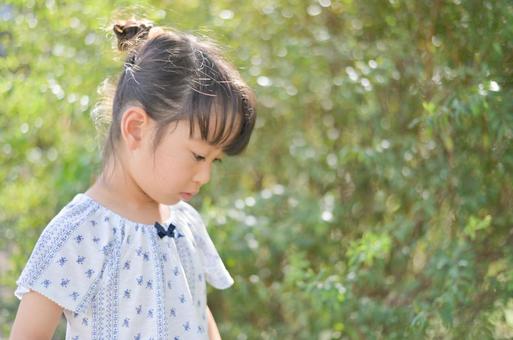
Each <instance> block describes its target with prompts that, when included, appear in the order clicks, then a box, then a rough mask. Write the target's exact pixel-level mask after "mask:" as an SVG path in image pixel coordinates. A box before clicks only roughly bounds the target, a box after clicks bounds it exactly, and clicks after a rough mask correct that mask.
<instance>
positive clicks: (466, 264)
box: [0, 0, 513, 339]
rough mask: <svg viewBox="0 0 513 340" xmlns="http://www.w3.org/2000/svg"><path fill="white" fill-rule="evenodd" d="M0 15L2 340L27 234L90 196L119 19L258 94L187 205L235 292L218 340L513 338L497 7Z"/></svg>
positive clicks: (240, 6)
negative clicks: (152, 25)
mask: <svg viewBox="0 0 513 340" xmlns="http://www.w3.org/2000/svg"><path fill="white" fill-rule="evenodd" d="M132 3H135V2H131V1H125V2H123V3H114V4H112V3H110V2H105V1H87V2H82V3H79V2H76V3H70V2H67V1H46V2H37V1H28V2H26V1H23V2H17V1H10V2H9V4H0V32H1V33H0V55H1V57H0V77H1V81H0V97H1V98H2V103H3V105H2V106H1V107H0V154H1V155H2V156H1V157H0V162H1V163H0V180H1V182H2V184H3V185H2V187H1V188H0V207H1V208H0V234H1V235H0V236H1V237H0V246H1V249H2V250H3V252H4V253H5V254H7V255H8V257H9V263H10V265H11V266H10V269H9V271H7V272H5V273H2V276H1V279H0V280H1V284H2V285H3V286H4V288H3V289H2V292H3V293H4V294H2V295H1V296H2V298H1V299H2V301H1V303H0V305H1V306H2V314H1V315H2V316H1V318H2V330H3V332H4V333H5V332H7V331H8V329H9V325H10V323H11V322H12V319H13V318H14V313H15V309H16V304H17V302H16V301H15V300H14V299H13V297H12V291H13V289H14V280H15V279H16V277H17V275H19V272H20V270H21V268H22V267H23V265H24V263H25V261H26V259H27V258H28V256H29V254H30V251H31V250H32V247H33V245H34V242H35V240H36V239H37V237H38V235H39V232H40V231H41V229H42V228H43V227H44V226H45V224H46V223H47V222H48V220H49V219H50V218H51V217H52V215H53V214H55V212H56V211H58V210H59V208H60V207H61V206H62V205H63V204H64V203H65V202H67V201H68V200H69V199H70V197H72V195H74V194H75V193H76V192H78V191H83V190H85V188H87V186H88V185H89V184H90V183H91V181H92V180H93V178H94V174H95V172H96V170H97V168H98V165H99V162H100V157H99V152H98V151H99V148H98V145H100V144H101V141H100V140H99V139H98V138H96V137H95V131H94V124H93V123H92V121H91V118H90V113H91V112H92V110H93V108H94V105H95V103H96V102H97V101H98V100H99V98H98V95H97V94H96V88H97V87H98V86H99V85H100V83H101V82H102V80H103V79H104V78H105V77H116V76H117V74H118V73H119V71H120V67H121V63H122V61H121V60H120V58H119V57H116V56H115V54H114V53H113V52H112V49H111V44H112V43H111V40H110V38H111V35H110V34H106V33H105V31H104V30H103V28H105V27H108V26H109V23H110V19H111V18H112V16H113V13H114V11H115V10H117V9H119V8H125V6H128V7H130V8H131V9H132V11H135V12H137V13H142V14H143V15H145V16H146V17H147V18H149V19H151V20H154V21H155V22H156V23H157V24H163V25H171V26H175V27H177V28H179V29H182V30H188V31H192V32H193V33H197V34H205V35H208V36H211V37H213V38H214V39H216V40H218V41H219V42H220V44H221V46H224V47H225V51H226V53H227V54H228V56H229V57H230V59H231V60H233V62H234V63H235V64H236V65H238V67H239V68H240V70H241V73H242V75H243V77H244V78H245V79H247V80H248V82H249V83H250V84H251V85H252V86H253V87H254V88H255V91H256V93H257V97H258V102H259V118H258V123H257V127H256V130H255V134H254V138H253V140H252V142H251V144H250V147H249V149H248V150H247V152H246V153H245V154H244V155H243V156H241V157H240V158H234V159H230V160H226V161H224V162H223V164H222V165H221V166H220V168H219V169H217V170H216V171H215V174H214V176H213V179H212V181H211V183H210V184H209V186H208V187H207V188H206V190H205V191H204V192H203V193H202V195H201V197H198V199H197V201H196V202H195V205H196V206H198V207H200V208H201V210H202V212H203V215H204V217H205V220H206V221H207V222H208V224H209V226H210V233H211V235H212V237H213V238H214V240H215V243H216V245H217V247H218V249H219V250H220V252H221V254H222V257H223V259H224V260H225V262H226V264H227V266H228V267H229V270H230V272H231V273H232V274H233V275H234V277H235V281H236V284H235V286H234V287H233V288H231V289H229V290H227V291H222V292H221V291H213V290H212V291H210V294H209V305H210V306H211V308H212V310H213V312H214V314H215V316H216V319H217V321H218V322H219V326H220V329H221V332H222V333H223V334H224V336H225V338H227V339H276V338H285V339H312V338H319V339H342V338H344V339H405V338H407V339H424V338H428V339H435V338H436V339H439V338H452V339H461V338H470V339H489V338H497V339H506V338H512V337H513V317H512V315H513V302H512V300H511V296H512V293H513V270H512V269H511V268H513V251H512V249H513V248H511V247H509V244H511V242H512V241H513V233H511V221H512V220H513V209H512V208H513V175H512V174H513V171H511V170H512V169H513V146H512V139H513V115H512V112H513V102H512V101H511V98H512V95H513V93H512V92H513V91H512V90H513V87H512V83H511V79H513V68H512V65H513V59H512V55H513V54H512V53H511V51H512V50H513V4H512V3H511V2H509V1H485V0H483V1H479V0H475V1H456V0H454V1H428V0H415V1H403V0H389V1H382V0H379V1H378V0H372V1H350V0H331V1H330V0H319V1H317V2H315V1H294V2H289V1H282V0H276V1H253V2H240V1H239V2H235V1H225V0H222V1H215V2H211V1H173V2H171V1H166V0H161V1H152V2H148V1H147V2H144V1H143V2H140V1H139V2H137V3H138V4H139V5H137V6H135V5H132Z"/></svg>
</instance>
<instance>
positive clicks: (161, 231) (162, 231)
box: [155, 222, 182, 238]
mask: <svg viewBox="0 0 513 340" xmlns="http://www.w3.org/2000/svg"><path fill="white" fill-rule="evenodd" d="M155 228H157V234H158V235H159V236H160V238H163V237H164V236H166V235H167V236H169V237H171V238H178V237H180V236H182V235H181V234H180V233H179V232H178V230H176V227H175V225H174V224H173V223H169V227H168V228H167V230H166V229H164V227H163V226H162V225H161V224H160V223H159V222H155ZM175 230H176V233H175Z"/></svg>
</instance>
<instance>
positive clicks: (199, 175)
mask: <svg viewBox="0 0 513 340" xmlns="http://www.w3.org/2000/svg"><path fill="white" fill-rule="evenodd" d="M211 167H212V165H211V163H210V162H205V163H204V164H201V166H200V167H199V169H198V171H197V172H196V174H195V176H194V181H195V182H197V183H199V185H204V184H207V183H208V182H209V181H210V170H211Z"/></svg>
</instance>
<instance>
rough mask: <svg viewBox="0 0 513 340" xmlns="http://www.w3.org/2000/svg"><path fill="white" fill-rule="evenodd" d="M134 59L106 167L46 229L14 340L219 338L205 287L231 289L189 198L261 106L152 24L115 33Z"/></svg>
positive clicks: (236, 146) (206, 58) (22, 287)
mask: <svg viewBox="0 0 513 340" xmlns="http://www.w3.org/2000/svg"><path fill="white" fill-rule="evenodd" d="M114 32H115V34H116V36H117V38H118V47H119V49H121V50H124V51H127V52H128V56H127V58H126V61H125V65H124V68H123V71H122V73H121V76H120V78H119V81H118V83H117V87H116V89H115V94H114V98H113V101H112V122H111V125H110V128H109V131H108V136H107V139H106V144H105V147H104V155H103V156H104V158H103V168H102V171H101V174H100V176H98V179H97V181H96V182H95V183H94V184H93V185H92V187H90V188H89V189H88V190H87V191H86V192H84V193H79V194H77V195H76V196H75V197H74V198H73V199H72V201H71V202H69V203H68V204H67V205H66V206H65V207H64V208H63V209H62V210H61V211H60V212H59V213H58V214H57V216H55V217H54V218H53V219H52V221H50V223H49V224H48V225H47V226H46V228H45V229H44V231H43V233H42V234H41V236H40V238H39V240H38V242H37V244H36V245H35V248H34V250H33V252H32V255H31V256H30V258H29V260H28V262H27V264H26V266H25V268H24V270H23V272H22V273H21V275H20V277H19V279H18V280H17V282H16V283H17V285H18V287H17V289H16V291H15V295H16V296H17V297H18V298H19V299H21V302H20V305H19V308H18V312H17V315H16V319H15V321H14V325H13V328H12V331H11V337H10V338H11V339H13V340H14V339H50V338H51V337H52V334H53V333H54V331H55V328H56V326H57V324H58V321H59V319H60V316H61V314H62V313H64V315H65V317H66V320H67V329H66V339H102V340H103V339H145V340H146V339H208V338H210V339H220V336H219V333H218V330H217V327H216V324H215V321H214V319H213V317H212V314H211V313H210V311H209V309H208V306H207V304H206V284H205V282H208V283H210V284H211V285H212V286H214V287H215V288H218V289H224V288H228V287H229V286H231V285H232V284H233V280H232V278H231V276H230V274H229V273H228V271H227V270H226V268H225V266H224V265H223V262H222V260H221V259H220V257H219V255H218V253H217V251H216V248H215V247H214V245H213V243H212V241H211V239H210V237H209V235H208V233H207V230H206V228H205V225H204V224H203V222H202V220H201V218H200V216H199V214H198V212H197V211H196V210H195V209H194V208H193V207H191V206H190V205H189V204H187V203H185V202H184V201H188V200H190V199H191V198H192V197H193V196H194V195H195V194H197V193H198V192H199V190H200V188H201V186H202V185H204V184H205V183H207V182H208V181H209V177H210V171H211V167H212V166H213V163H214V162H216V161H220V160H221V158H222V157H223V155H224V154H226V155H236V154H239V153H240V152H241V151H242V150H243V149H244V148H245V147H246V145H247V144H248V142H249V139H250V135H251V132H252V130H253V126H254V124H255V118H256V115H255V109H254V97H253V95H252V92H251V90H250V89H249V88H248V87H247V85H246V84H245V83H244V82H243V81H242V80H241V78H240V76H239V74H238V73H237V71H236V70H235V69H234V67H233V66H232V65H230V64H229V63H227V62H226V61H225V60H224V59H223V58H222V57H221V56H220V54H219V51H218V50H217V49H216V48H215V47H214V46H213V45H212V44H210V43H207V42H205V41H200V40H199V39H197V38H196V37H194V36H192V35H189V34H185V33H179V32H173V31H169V30H164V29H160V28H156V27H152V25H151V24H148V23H138V22H135V21H128V22H126V23H124V24H121V25H115V26H114Z"/></svg>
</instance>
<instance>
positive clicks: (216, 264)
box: [180, 202, 234, 289]
mask: <svg viewBox="0 0 513 340" xmlns="http://www.w3.org/2000/svg"><path fill="white" fill-rule="evenodd" d="M180 205H181V209H182V211H185V213H186V215H187V219H188V220H189V221H190V223H188V226H189V228H190V229H191V231H192V234H193V237H194V241H195V242H196V246H197V247H198V249H199V254H200V257H201V260H202V262H203V265H204V268H205V279H206V281H207V282H208V283H209V284H210V285H212V286H213V287H214V288H217V289H226V288H229V287H230V286H232V285H233V283H234V281H233V278H232V276H231V275H230V273H229V272H228V270H227V269H226V267H225V265H224V263H223V260H222V259H221V256H219V253H218V252H217V249H216V247H215V246H214V243H213V242H212V239H211V238H210V236H209V234H208V232H207V228H206V227H205V224H204V222H203V220H202V218H201V216H200V214H199V213H198V212H197V211H196V209H194V208H193V207H192V206H191V205H189V204H188V203H185V202H181V203H180Z"/></svg>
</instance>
